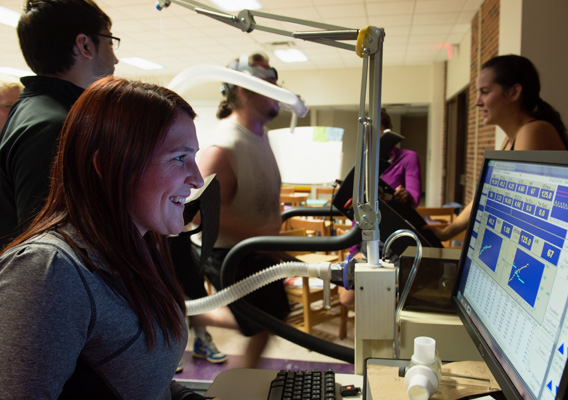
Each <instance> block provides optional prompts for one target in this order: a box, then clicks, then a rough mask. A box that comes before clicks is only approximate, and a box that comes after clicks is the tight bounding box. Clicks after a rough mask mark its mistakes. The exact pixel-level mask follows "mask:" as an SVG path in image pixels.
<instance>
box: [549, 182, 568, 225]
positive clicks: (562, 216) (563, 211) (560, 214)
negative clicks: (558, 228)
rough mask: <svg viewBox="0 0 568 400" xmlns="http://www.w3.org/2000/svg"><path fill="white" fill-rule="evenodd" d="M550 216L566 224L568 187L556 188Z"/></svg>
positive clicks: (567, 217)
mask: <svg viewBox="0 0 568 400" xmlns="http://www.w3.org/2000/svg"><path fill="white" fill-rule="evenodd" d="M551 215H552V216H553V217H554V218H558V219H559V220H561V221H564V222H568V187H566V186H558V190H557V191H556V197H555V198H554V204H553V206H552V213H551Z"/></svg>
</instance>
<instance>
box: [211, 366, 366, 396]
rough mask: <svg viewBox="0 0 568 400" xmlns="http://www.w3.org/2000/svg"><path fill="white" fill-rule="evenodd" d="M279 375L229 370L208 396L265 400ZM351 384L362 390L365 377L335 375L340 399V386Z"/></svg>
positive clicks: (238, 369) (218, 380)
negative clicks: (271, 385) (273, 381)
mask: <svg viewBox="0 0 568 400" xmlns="http://www.w3.org/2000/svg"><path fill="white" fill-rule="evenodd" d="M277 373H278V371H276V370H269V369H250V368H235V369H228V370H225V371H223V372H221V373H220V374H219V375H217V377H216V378H215V380H214V381H213V383H212V384H211V386H210V387H209V390H207V393H206V396H215V397H218V398H220V399H221V400H242V399H254V400H264V399H266V398H267V397H268V391H269V389H270V382H272V380H273V379H274V377H275V376H276V374H277ZM351 384H352V385H355V386H358V387H360V388H362V386H363V377H362V376H360V375H351V374H335V386H336V390H337V396H338V397H337V398H338V399H342V397H341V396H340V395H339V386H342V385H351ZM362 398H363V397H362V395H361V394H360V395H358V396H349V397H346V398H345V399H349V400H351V399H353V400H361V399H362Z"/></svg>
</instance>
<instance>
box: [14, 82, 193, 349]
mask: <svg viewBox="0 0 568 400" xmlns="http://www.w3.org/2000/svg"><path fill="white" fill-rule="evenodd" d="M179 110H182V111H184V112H187V114H188V115H189V116H190V117H191V118H192V119H193V118H195V112H194V111H193V109H192V108H191V106H190V105H189V104H187V102H185V100H183V99H182V98H181V97H180V96H178V95H177V94H176V93H174V92H172V91H170V90H168V89H166V88H163V87H160V86H156V85H151V84H146V83H142V82H136V81H128V80H124V79H115V78H112V77H107V78H103V79H101V80H99V81H97V82H95V83H94V84H92V85H91V86H90V87H89V88H88V89H87V90H86V91H85V92H84V93H83V94H82V95H81V96H80V97H79V99H78V100H77V102H76V103H75V105H74V106H73V107H72V108H71V110H70V112H69V114H68V116H67V119H66V120H65V124H64V127H63V131H62V136H61V139H60V143H59V147H58V153H57V156H56V159H55V162H54V165H53V169H52V174H51V179H52V184H51V190H50V193H49V197H48V200H47V202H46V205H45V206H44V208H43V209H42V210H41V211H40V213H39V214H38V216H37V217H36V218H35V219H34V221H33V222H32V224H31V226H30V227H29V228H28V229H27V230H26V231H25V232H24V233H23V234H22V235H21V236H19V237H18V238H17V239H16V240H15V241H13V242H12V243H11V244H10V245H8V247H7V248H11V247H14V246H15V245H17V244H19V243H22V242H23V241H25V240H27V239H29V238H31V237H32V236H34V235H37V234H38V233H41V232H44V231H46V230H48V229H54V230H56V231H58V232H60V233H62V234H63V235H64V237H65V238H66V240H67V241H68V242H69V243H70V245H71V246H72V247H74V248H75V249H77V248H78V243H75V242H74V241H73V239H72V238H70V237H69V236H68V235H65V233H64V232H63V230H62V229H60V228H62V227H63V225H64V224H67V223H69V224H71V225H72V226H73V227H74V228H75V230H76V231H77V233H78V234H79V236H80V238H81V240H82V241H83V242H84V243H86V244H87V245H89V246H90V247H91V248H92V249H93V250H94V251H95V252H96V253H97V254H98V255H99V256H100V257H101V258H102V259H103V260H104V264H105V267H104V269H101V267H99V266H97V265H95V264H93V263H92V262H91V261H90V260H89V259H88V258H87V257H83V259H84V261H85V263H86V264H87V266H88V267H89V268H90V269H91V270H94V271H97V272H98V273H99V274H100V275H101V276H102V277H103V279H105V281H106V282H107V284H108V285H109V286H110V287H111V288H112V289H113V290H114V291H115V292H116V293H118V294H119V295H121V296H123V297H124V298H125V299H126V301H127V302H128V304H129V305H130V307H131V308H132V309H133V310H134V312H135V313H136V314H137V316H138V318H139V320H140V323H141V325H142V329H143V330H144V333H145V334H146V338H147V345H148V348H152V347H153V345H154V344H155V343H156V325H157V326H158V327H159V328H160V329H161V331H162V332H163V334H164V336H165V338H166V340H168V342H169V336H170V334H171V335H173V337H174V338H176V339H179V338H181V337H182V334H183V331H182V329H185V326H184V324H183V320H182V319H180V315H179V313H180V309H181V310H182V312H185V302H184V297H183V292H182V290H181V288H180V286H179V284H178V283H177V280H176V278H175V274H174V270H173V266H172V262H171V258H170V256H169V251H168V248H167V243H166V238H165V237H162V236H160V235H157V234H155V233H152V232H148V233H147V234H146V235H145V236H144V237H141V235H140V233H139V231H138V230H137V228H136V226H135V224H134V223H133V221H132V216H131V215H132V207H133V198H134V188H135V187H136V185H137V183H138V182H139V180H140V177H141V175H142V173H143V172H144V170H145V168H146V166H147V165H148V162H149V161H150V157H151V155H152V152H153V150H154V148H155V147H156V145H157V144H158V143H159V142H160V141H162V140H164V137H165V135H166V133H167V131H168V129H169V127H170V126H171V124H172V123H173V121H174V118H175V114H176V112H178V111H179ZM78 254H82V253H81V252H78ZM154 320H155V321H156V323H154Z"/></svg>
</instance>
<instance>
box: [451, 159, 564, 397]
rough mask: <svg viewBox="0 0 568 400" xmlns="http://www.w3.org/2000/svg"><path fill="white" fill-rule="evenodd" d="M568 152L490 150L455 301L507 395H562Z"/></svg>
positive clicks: (462, 260) (469, 229)
mask: <svg viewBox="0 0 568 400" xmlns="http://www.w3.org/2000/svg"><path fill="white" fill-rule="evenodd" d="M567 232H568V152H552V151H542V152H521V151H490V152H486V153H485V159H484V162H483V168H482V170H481V176H480V179H479V183H478V187H477V192H476V196H475V199H474V203H473V208H472V214H471V217H470V222H469V227H468V231H467V234H466V237H465V241H464V247H463V250H462V254H461V258H460V269H459V273H458V280H457V284H456V285H455V289H454V292H453V300H454V301H455V303H456V306H457V312H458V314H459V315H460V317H461V319H462V321H463V323H464V326H465V327H466V329H467V331H468V332H469V334H470V335H471V337H472V339H473V341H474V342H475V344H476V346H477V348H478V349H479V351H480V353H481V355H482V357H483V358H484V360H485V361H486V363H487V365H488V366H489V368H490V370H491V372H492V373H493V375H494V376H495V378H496V379H497V381H498V382H499V384H500V386H501V389H502V391H503V394H504V395H505V397H507V399H517V398H518V399H521V398H524V399H554V398H557V399H565V398H566V380H567V378H568V374H567V373H566V359H567V356H566V354H567V352H568V315H567V299H568V241H567Z"/></svg>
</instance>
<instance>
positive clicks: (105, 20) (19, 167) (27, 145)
mask: <svg viewBox="0 0 568 400" xmlns="http://www.w3.org/2000/svg"><path fill="white" fill-rule="evenodd" d="M24 11H25V13H24V14H23V15H22V16H21V18H20V21H19V23H18V27H17V31H18V37H19V40H20V48H21V49H22V53H23V55H24V58H25V60H26V62H27V64H28V66H29V67H30V68H31V70H32V71H33V72H35V73H36V74H37V76H26V77H23V78H21V81H22V83H23V84H24V87H25V88H24V90H23V92H22V93H21V95H20V97H19V99H18V102H17V103H16V104H15V105H14V107H13V108H12V110H11V111H10V115H9V117H8V121H7V122H6V125H5V126H4V128H3V130H2V132H1V133H0V247H3V246H4V245H5V244H6V243H8V242H9V241H10V239H11V238H13V237H14V236H16V234H17V233H18V232H19V231H21V230H22V229H23V228H24V226H25V225H26V224H27V223H28V222H29V221H31V219H32V218H33V217H34V216H35V213H36V212H37V211H38V210H39V209H40V208H41V206H42V205H43V202H44V201H45V197H46V195H47V193H48V192H49V172H50V169H51V163H52V160H53V157H54V151H55V148H56V142H57V139H58V137H59V133H60V131H61V128H62V126H63V122H64V121H65V117H66V116H67V113H68V111H69V109H70V108H71V106H72V105H73V103H75V101H76V100H77V98H78V97H79V95H80V94H81V93H82V92H83V90H84V89H85V88H86V87H87V86H89V85H90V84H91V83H93V82H94V81H96V80H97V79H99V78H102V77H104V76H106V75H112V74H114V66H115V65H116V64H117V63H118V59H117V58H116V56H115V54H114V50H115V49H117V48H118V44H119V43H120V39H118V38H116V37H114V36H113V35H112V33H111V31H110V29H111V25H112V22H111V20H110V18H109V17H108V16H107V15H106V14H105V13H104V12H103V11H102V10H101V9H100V8H99V7H98V6H97V5H96V4H95V3H94V2H93V1H92V0H29V1H27V2H26V4H25V9H24Z"/></svg>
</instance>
